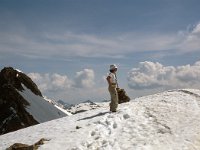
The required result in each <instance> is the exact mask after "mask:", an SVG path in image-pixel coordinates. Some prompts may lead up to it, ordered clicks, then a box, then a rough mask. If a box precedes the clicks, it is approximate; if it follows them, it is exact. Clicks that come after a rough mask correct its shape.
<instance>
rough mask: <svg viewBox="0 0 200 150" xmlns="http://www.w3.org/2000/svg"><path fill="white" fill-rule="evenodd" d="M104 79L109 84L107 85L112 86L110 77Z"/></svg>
mask: <svg viewBox="0 0 200 150" xmlns="http://www.w3.org/2000/svg"><path fill="white" fill-rule="evenodd" d="M106 79H107V81H108V84H109V85H112V83H111V80H110V79H111V77H110V76H108V77H107V78H106Z"/></svg>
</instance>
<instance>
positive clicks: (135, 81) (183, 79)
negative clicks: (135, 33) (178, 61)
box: [128, 61, 200, 90]
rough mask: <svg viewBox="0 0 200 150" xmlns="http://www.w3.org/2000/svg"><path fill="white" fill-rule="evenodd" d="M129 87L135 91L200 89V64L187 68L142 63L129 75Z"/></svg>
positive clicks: (186, 66)
mask: <svg viewBox="0 0 200 150" xmlns="http://www.w3.org/2000/svg"><path fill="white" fill-rule="evenodd" d="M128 85H129V87H130V88H133V89H149V90H151V89H156V88H165V89H169V88H197V87H200V62H196V63H195V64H194V65H185V66H178V67H174V66H164V65H162V64H160V63H158V62H157V63H153V62H148V61H145V62H141V63H140V64H139V67H138V68H133V69H132V70H131V71H130V72H129V73H128Z"/></svg>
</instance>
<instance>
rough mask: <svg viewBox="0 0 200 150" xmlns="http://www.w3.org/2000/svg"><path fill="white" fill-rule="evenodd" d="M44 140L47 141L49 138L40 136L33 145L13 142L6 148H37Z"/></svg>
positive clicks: (29, 149) (18, 149)
mask: <svg viewBox="0 0 200 150" xmlns="http://www.w3.org/2000/svg"><path fill="white" fill-rule="evenodd" d="M45 141H49V140H47V139H44V138H42V139H40V140H39V141H38V142H36V143H35V144H33V145H27V144H22V143H15V144H13V145H11V146H10V147H9V148H7V149H6V150H37V149H38V148H39V147H40V146H41V145H43V144H44V142H45Z"/></svg>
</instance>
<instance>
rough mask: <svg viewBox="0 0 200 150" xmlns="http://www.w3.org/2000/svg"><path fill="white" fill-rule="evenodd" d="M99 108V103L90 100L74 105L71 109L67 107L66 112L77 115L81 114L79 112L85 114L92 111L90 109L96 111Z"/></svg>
mask: <svg viewBox="0 0 200 150" xmlns="http://www.w3.org/2000/svg"><path fill="white" fill-rule="evenodd" d="M99 107H101V106H100V103H99V104H98V103H94V102H92V101H90V100H87V101H85V102H82V103H79V104H76V105H72V106H71V107H68V108H67V109H66V110H67V111H68V112H70V113H71V114H77V113H81V112H85V111H88V110H92V109H97V108H99Z"/></svg>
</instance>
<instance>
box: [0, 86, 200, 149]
mask: <svg viewBox="0 0 200 150" xmlns="http://www.w3.org/2000/svg"><path fill="white" fill-rule="evenodd" d="M199 106H200V90H190V89H183V90H171V91H167V92H163V93H158V94H155V95H150V96H145V97H140V98H137V99H135V100H132V101H130V102H128V103H123V104H120V105H119V109H118V112H116V113H111V112H109V111H108V110H109V103H108V102H105V103H102V105H101V107H99V108H96V109H93V110H89V111H86V112H83V113H79V114H76V115H72V116H68V117H64V118H60V119H57V120H52V121H49V122H46V123H42V124H39V125H36V126H32V127H29V128H26V129H22V130H18V131H16V132H13V133H8V134H5V135H2V136H0V141H1V142H0V147H1V148H2V149H5V148H7V147H9V146H10V145H12V144H14V143H17V142H20V143H25V144H30V145H31V144H33V143H35V142H36V141H38V140H39V139H41V138H46V139H50V141H47V142H45V144H44V145H42V146H40V147H39V150H46V149H48V150H54V149H67V150H96V149H100V150H132V149H134V150H145V149H146V150H169V149H170V150H183V149H185V150H197V149H200V126H199V124H200V107H199ZM33 131H34V132H33Z"/></svg>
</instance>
